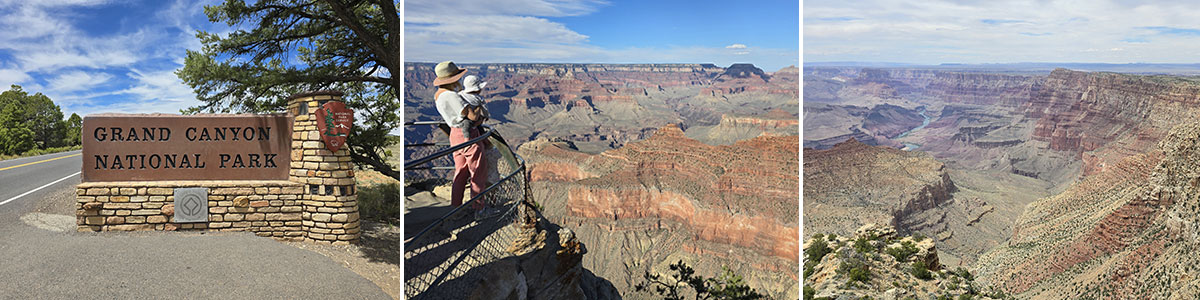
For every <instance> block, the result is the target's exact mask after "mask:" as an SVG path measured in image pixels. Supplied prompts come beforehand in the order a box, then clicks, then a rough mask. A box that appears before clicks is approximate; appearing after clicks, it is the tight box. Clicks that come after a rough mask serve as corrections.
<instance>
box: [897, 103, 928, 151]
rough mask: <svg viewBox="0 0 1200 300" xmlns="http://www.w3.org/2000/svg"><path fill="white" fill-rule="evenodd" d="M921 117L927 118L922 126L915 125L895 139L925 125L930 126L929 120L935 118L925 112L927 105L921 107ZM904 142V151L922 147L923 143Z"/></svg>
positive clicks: (922, 122)
mask: <svg viewBox="0 0 1200 300" xmlns="http://www.w3.org/2000/svg"><path fill="white" fill-rule="evenodd" d="M921 117H924V118H925V120H924V121H921V126H917V127H914V128H913V129H909V130H908V131H905V132H904V133H901V134H900V135H897V136H896V137H894V138H893V139H898V138H902V137H906V136H908V134H909V133H912V132H914V131H917V130H920V129H921V128H925V126H929V122H930V121H931V120H933V118H932V117H930V116H929V115H926V114H925V107H924V106H922V107H921ZM903 144H904V151H912V150H916V149H917V148H920V147H921V144H913V143H903Z"/></svg>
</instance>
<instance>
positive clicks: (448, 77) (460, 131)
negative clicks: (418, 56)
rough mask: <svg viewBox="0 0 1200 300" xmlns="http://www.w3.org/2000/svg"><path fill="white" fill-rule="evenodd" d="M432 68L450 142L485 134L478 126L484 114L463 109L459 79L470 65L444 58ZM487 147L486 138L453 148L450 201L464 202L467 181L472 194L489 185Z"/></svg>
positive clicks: (440, 111) (436, 96)
mask: <svg viewBox="0 0 1200 300" xmlns="http://www.w3.org/2000/svg"><path fill="white" fill-rule="evenodd" d="M433 71H434V73H435V74H437V79H434V80H433V85H435V86H437V87H438V90H437V92H435V93H434V98H436V99H437V100H436V102H437V110H438V113H440V114H441V115H442V119H444V120H445V121H446V125H449V126H450V144H451V145H458V144H461V143H464V142H466V141H468V140H470V139H472V138H475V137H478V136H480V135H482V134H483V132H481V131H480V130H479V127H478V126H475V125H478V124H479V123H480V122H481V121H482V117H481V116H477V115H475V114H473V113H470V110H464V108H466V106H465V105H464V100H463V98H462V97H461V96H459V95H458V93H457V92H458V91H459V90H461V89H462V87H463V86H462V84H461V83H459V82H458V80H459V79H460V78H462V77H463V75H465V74H466V73H467V69H460V68H459V67H458V66H456V65H454V62H451V61H444V62H441V63H438V64H437V67H434V69H433ZM447 92H449V93H447ZM488 147H491V144H490V143H489V142H488V141H487V140H484V141H482V142H480V143H476V144H472V145H470V146H467V147H466V148H462V149H460V150H458V151H454V181H453V183H452V185H451V186H450V205H453V206H455V207H457V206H460V205H462V198H463V192H464V191H463V190H464V189H466V185H467V182H468V181H469V182H471V194H472V195H479V194H480V193H483V189H484V188H487V171H486V170H487V167H488V166H487V160H485V159H484V150H485V149H487V148H488ZM482 207H483V203H477V204H476V205H475V208H477V209H480V208H482Z"/></svg>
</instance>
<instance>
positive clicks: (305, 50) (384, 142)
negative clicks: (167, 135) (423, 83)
mask: <svg viewBox="0 0 1200 300" xmlns="http://www.w3.org/2000/svg"><path fill="white" fill-rule="evenodd" d="M204 12H205V14H207V15H208V19H209V21H212V22H222V23H225V24H228V25H229V26H232V27H234V28H235V30H234V31H233V32H231V33H229V34H228V35H219V34H213V33H208V32H203V31H199V32H198V33H197V34H196V36H197V37H198V38H200V42H201V43H202V44H203V45H204V48H203V50H201V51H198V52H197V51H190V50H189V51H188V52H187V57H186V58H185V59H184V66H183V68H181V69H179V70H178V71H176V72H175V74H176V75H178V76H179V78H180V79H182V80H183V82H184V83H187V84H188V85H189V86H191V87H192V89H193V90H194V91H195V92H196V96H197V98H198V99H199V100H200V101H201V102H203V104H201V105H200V106H197V107H192V108H190V109H188V110H185V111H184V112H185V113H196V112H249V113H257V112H269V111H280V110H282V109H283V108H284V107H285V106H286V101H285V100H286V98H287V97H288V96H290V95H292V94H294V93H297V92H302V91H310V90H320V89H335V90H339V91H342V92H345V93H346V96H345V98H344V100H345V101H346V104H347V106H349V107H350V108H353V109H354V110H355V111H357V112H358V113H359V116H360V117H359V120H360V124H359V125H358V126H354V128H353V130H352V132H351V134H350V136H349V137H348V138H347V145H348V146H349V147H348V148H349V150H350V156H351V157H352V158H353V159H354V161H355V162H356V163H358V164H362V165H367V166H370V167H371V168H373V169H375V170H377V171H379V172H381V173H383V174H384V175H387V176H390V177H393V178H396V179H397V180H399V179H400V173H401V172H400V171H399V170H397V169H396V168H394V167H392V166H391V165H389V164H388V163H387V158H386V157H384V155H383V153H384V149H385V148H386V147H387V146H390V145H392V144H394V143H395V142H396V141H394V140H391V139H388V138H387V134H388V133H389V132H391V131H392V130H393V129H395V128H396V127H397V126H399V125H400V116H399V114H398V111H399V109H400V101H399V100H398V99H397V95H400V92H401V89H400V85H401V78H399V76H393V75H394V74H399V73H400V70H401V68H402V67H403V63H402V61H401V57H400V51H401V47H400V41H401V40H400V38H401V37H400V26H401V22H400V14H399V13H398V12H397V10H396V3H395V2H392V1H391V0H262V1H257V2H255V3H254V4H247V3H246V2H245V1H242V0H226V1H225V3H223V4H221V5H216V6H208V7H205V10H204Z"/></svg>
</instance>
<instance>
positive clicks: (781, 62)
mask: <svg viewBox="0 0 1200 300" xmlns="http://www.w3.org/2000/svg"><path fill="white" fill-rule="evenodd" d="M475 2H480V1H468V0H415V1H405V3H404V5H405V8H404V10H405V25H406V27H405V60H408V61H424V62H437V61H442V60H454V61H456V62H477V63H478V62H579V63H715V64H717V65H721V66H728V65H729V64H732V63H735V62H749V63H754V64H755V65H757V66H759V67H761V68H763V69H764V71H768V72H773V71H776V70H778V69H780V68H783V67H786V66H789V65H799V52H800V46H799V39H800V38H799V35H800V29H799V26H800V20H799V6H800V4H799V3H798V2H797V1H795V0H782V1H679V0H667V1H626V0H610V1H600V0H494V1H484V2H482V3H475Z"/></svg>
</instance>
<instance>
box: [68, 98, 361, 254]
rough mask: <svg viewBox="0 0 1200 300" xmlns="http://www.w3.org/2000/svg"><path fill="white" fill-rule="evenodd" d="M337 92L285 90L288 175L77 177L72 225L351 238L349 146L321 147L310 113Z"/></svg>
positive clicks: (354, 219) (355, 223) (355, 222)
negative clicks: (81, 180) (278, 177)
mask: <svg viewBox="0 0 1200 300" xmlns="http://www.w3.org/2000/svg"><path fill="white" fill-rule="evenodd" d="M341 95H342V93H340V92H333V91H321V92H311V93H303V94H297V95H293V96H292V97H291V98H289V100H288V115H289V116H292V117H293V121H292V132H291V137H281V138H290V140H291V143H290V144H291V150H290V153H288V154H290V159H291V162H290V165H289V166H287V168H288V179H287V180H167V181H111V182H84V183H81V184H79V185H77V186H76V188H75V191H76V200H77V203H76V204H75V209H76V215H77V223H76V224H77V225H78V228H79V231H141V230H163V231H174V230H202V231H250V232H254V233H255V234H256V235H258V236H264V237H273V238H276V239H281V240H290V241H314V242H324V243H333V244H348V243H350V242H351V241H355V240H357V239H358V237H359V214H358V202H357V194H356V192H357V191H356V190H355V187H354V183H355V181H354V170H353V169H352V165H351V162H350V156H349V152H348V150H347V149H345V148H344V147H343V148H342V149H340V150H338V151H337V152H330V151H329V150H327V149H325V145H324V144H323V142H322V141H321V137H320V135H319V134H320V133H319V132H318V130H317V123H316V121H318V120H317V119H316V116H315V112H316V111H317V108H319V107H321V105H323V104H324V103H326V102H329V101H340V100H341ZM84 159H88V158H86V157H85V158H84Z"/></svg>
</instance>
